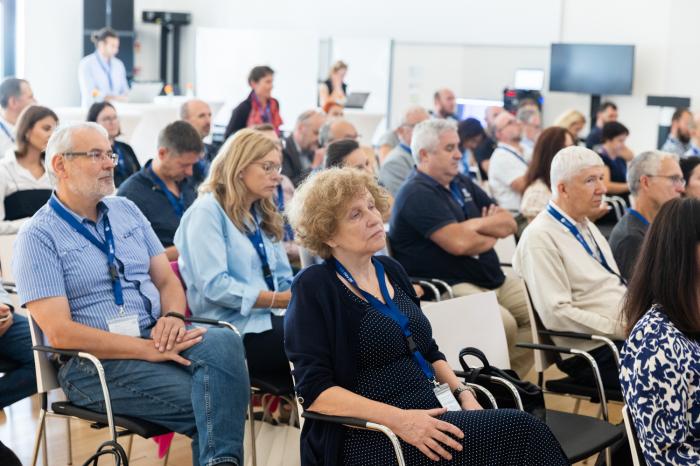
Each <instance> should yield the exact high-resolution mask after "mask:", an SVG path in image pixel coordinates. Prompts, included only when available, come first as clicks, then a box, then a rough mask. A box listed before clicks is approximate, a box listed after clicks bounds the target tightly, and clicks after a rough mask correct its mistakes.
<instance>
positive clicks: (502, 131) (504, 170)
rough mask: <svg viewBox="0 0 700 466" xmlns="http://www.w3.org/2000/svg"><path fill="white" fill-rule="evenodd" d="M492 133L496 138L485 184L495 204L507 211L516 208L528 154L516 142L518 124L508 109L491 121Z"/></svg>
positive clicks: (518, 206)
mask: <svg viewBox="0 0 700 466" xmlns="http://www.w3.org/2000/svg"><path fill="white" fill-rule="evenodd" d="M494 128H495V131H494V136H496V140H497V141H498V146H496V150H494V151H493V154H492V155H491V162H490V163H489V185H490V186H491V193H492V194H493V197H494V198H495V199H496V202H498V205H500V206H501V207H503V208H504V209H507V210H510V211H511V212H517V211H518V210H519V209H520V199H521V197H522V194H523V191H525V172H526V171H527V166H528V163H527V159H529V154H526V153H525V149H524V148H523V147H522V146H521V145H520V138H521V137H522V136H521V135H522V131H523V128H522V125H521V124H520V122H519V121H518V120H517V119H516V118H515V117H514V116H513V115H512V114H511V113H509V112H503V113H501V114H500V115H498V116H497V117H496V120H495V121H494Z"/></svg>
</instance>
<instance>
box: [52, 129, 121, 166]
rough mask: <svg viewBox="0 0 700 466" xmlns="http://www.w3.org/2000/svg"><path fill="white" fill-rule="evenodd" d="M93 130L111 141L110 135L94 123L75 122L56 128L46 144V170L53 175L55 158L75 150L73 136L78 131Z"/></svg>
mask: <svg viewBox="0 0 700 466" xmlns="http://www.w3.org/2000/svg"><path fill="white" fill-rule="evenodd" d="M86 129H92V130H95V131H97V132H98V133H100V135H101V136H104V138H105V139H107V140H109V134H107V130H106V129H104V128H103V127H102V126H100V125H99V124H97V123H95V122H92V121H73V122H68V123H65V124H62V125H60V126H59V127H58V128H56V129H55V130H54V132H53V134H51V137H50V138H49V142H48V143H47V144H46V156H47V157H46V168H47V170H48V171H49V172H51V173H53V168H52V166H53V165H52V162H53V158H54V157H55V156H57V155H59V154H62V153H64V152H70V151H72V150H73V135H74V134H75V133H77V132H78V131H82V130H86Z"/></svg>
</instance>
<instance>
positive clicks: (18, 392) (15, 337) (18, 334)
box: [0, 314, 36, 408]
mask: <svg viewBox="0 0 700 466" xmlns="http://www.w3.org/2000/svg"><path fill="white" fill-rule="evenodd" d="M12 318H13V323H12V325H11V326H10V328H9V329H7V331H6V332H5V334H4V335H3V336H1V337H0V372H3V373H4V374H5V375H4V376H3V377H0V408H4V407H5V406H9V405H11V404H12V403H14V402H15V401H19V400H21V399H22V398H26V397H28V396H29V395H33V394H34V393H36V374H35V372H34V355H33V354H32V337H31V335H30V333H29V323H28V322H27V318H26V317H23V316H21V315H19V314H14V315H13V316H12Z"/></svg>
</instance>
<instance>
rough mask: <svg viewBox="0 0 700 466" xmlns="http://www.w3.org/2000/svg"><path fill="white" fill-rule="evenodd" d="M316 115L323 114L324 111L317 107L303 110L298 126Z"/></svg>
mask: <svg viewBox="0 0 700 466" xmlns="http://www.w3.org/2000/svg"><path fill="white" fill-rule="evenodd" d="M316 115H323V112H321V111H320V110H317V109H311V110H306V111H304V112H301V114H300V115H299V116H298V117H297V121H296V126H297V127H299V126H301V125H303V124H304V123H306V121H307V120H309V119H311V118H313V117H315V116H316Z"/></svg>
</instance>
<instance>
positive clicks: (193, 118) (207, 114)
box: [180, 99, 211, 138]
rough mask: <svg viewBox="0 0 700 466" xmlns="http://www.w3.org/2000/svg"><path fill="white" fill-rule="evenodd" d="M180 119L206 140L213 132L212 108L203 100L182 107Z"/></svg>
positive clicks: (187, 103) (191, 101) (192, 101)
mask: <svg viewBox="0 0 700 466" xmlns="http://www.w3.org/2000/svg"><path fill="white" fill-rule="evenodd" d="M180 119H182V120H184V121H186V122H188V123H189V124H191V125H192V126H194V128H195V129H196V130H197V132H198V133H199V135H200V136H201V137H202V138H204V137H206V136H207V135H208V134H209V131H211V108H210V107H209V104H208V103H206V102H205V101H203V100H201V99H192V100H188V101H187V102H185V103H183V104H182V106H181V107H180Z"/></svg>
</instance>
